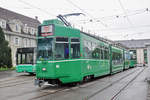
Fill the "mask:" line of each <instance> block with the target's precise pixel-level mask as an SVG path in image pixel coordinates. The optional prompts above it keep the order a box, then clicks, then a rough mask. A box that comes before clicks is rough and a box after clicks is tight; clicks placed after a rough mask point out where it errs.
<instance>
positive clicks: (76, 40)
mask: <svg viewBox="0 0 150 100" xmlns="http://www.w3.org/2000/svg"><path fill="white" fill-rule="evenodd" d="M71 42H80V40H79V39H71Z"/></svg>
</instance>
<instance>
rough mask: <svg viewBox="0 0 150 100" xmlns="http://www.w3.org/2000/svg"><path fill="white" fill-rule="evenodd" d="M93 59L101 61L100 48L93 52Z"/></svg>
mask: <svg viewBox="0 0 150 100" xmlns="http://www.w3.org/2000/svg"><path fill="white" fill-rule="evenodd" d="M92 58H95V59H100V48H95V49H94V50H93V52H92Z"/></svg>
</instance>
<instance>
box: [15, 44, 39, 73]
mask: <svg viewBox="0 0 150 100" xmlns="http://www.w3.org/2000/svg"><path fill="white" fill-rule="evenodd" d="M35 49H36V48H35V47H28V48H18V49H17V53H16V63H17V66H16V71H17V72H18V73H22V72H25V73H29V74H34V73H35V70H36V68H35V59H36V51H35Z"/></svg>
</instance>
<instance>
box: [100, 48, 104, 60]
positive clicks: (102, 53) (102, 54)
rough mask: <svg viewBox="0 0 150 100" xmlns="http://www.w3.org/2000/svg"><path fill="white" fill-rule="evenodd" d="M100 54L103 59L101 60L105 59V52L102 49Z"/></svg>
mask: <svg viewBox="0 0 150 100" xmlns="http://www.w3.org/2000/svg"><path fill="white" fill-rule="evenodd" d="M100 54H101V57H100V59H104V50H103V49H102V48H101V50H100Z"/></svg>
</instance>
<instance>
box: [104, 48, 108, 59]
mask: <svg viewBox="0 0 150 100" xmlns="http://www.w3.org/2000/svg"><path fill="white" fill-rule="evenodd" d="M104 59H108V51H107V50H104Z"/></svg>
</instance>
